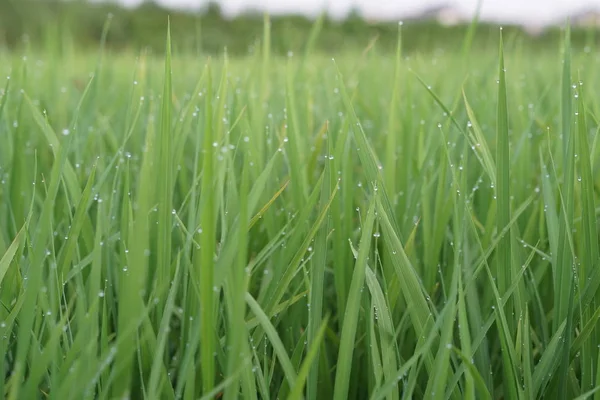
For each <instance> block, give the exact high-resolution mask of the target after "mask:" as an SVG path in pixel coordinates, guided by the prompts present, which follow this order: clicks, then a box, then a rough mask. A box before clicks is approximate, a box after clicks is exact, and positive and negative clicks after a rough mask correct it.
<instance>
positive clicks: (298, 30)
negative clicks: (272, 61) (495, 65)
mask: <svg viewBox="0 0 600 400" xmlns="http://www.w3.org/2000/svg"><path fill="white" fill-rule="evenodd" d="M167 16H169V18H170V19H171V23H172V35H173V43H174V45H175V47H177V48H178V49H179V50H186V51H197V52H204V53H207V54H217V53H220V52H222V51H223V49H224V48H227V50H228V52H229V53H230V54H247V53H248V52H249V51H252V48H253V47H254V45H255V44H256V42H257V40H258V39H259V38H260V37H261V34H262V29H263V16H262V15H261V14H260V13H258V12H256V13H254V14H245V15H243V16H240V17H236V18H232V19H227V18H225V17H223V16H222V14H221V12H220V8H219V6H218V5H217V4H215V3H211V4H209V5H208V6H207V7H205V8H204V9H203V10H201V11H199V12H184V11H174V10H170V9H169V10H167V9H165V8H163V7H161V6H160V5H158V4H156V3H154V2H152V1H146V2H144V3H143V4H142V5H141V6H139V7H137V8H135V9H133V8H125V7H121V6H119V5H117V4H115V3H111V2H108V1H107V2H102V3H100V2H93V3H91V2H87V1H83V0H0V47H2V48H8V49H15V48H19V47H22V46H25V45H26V46H33V47H44V46H52V47H53V48H52V49H51V50H53V51H56V50H60V49H56V48H54V47H56V46H59V47H61V48H62V49H63V50H64V49H65V48H66V49H73V48H75V49H86V48H87V47H89V46H91V45H95V44H96V43H98V41H99V39H100V38H101V35H102V29H103V26H104V24H105V23H106V21H107V18H110V19H111V24H110V32H109V35H108V37H107V46H108V47H109V48H111V49H113V50H127V49H133V50H136V51H137V50H139V49H141V48H149V49H151V50H153V51H155V52H161V51H162V49H163V47H164V38H165V32H166V25H167ZM271 24H272V27H271V32H272V51H273V53H274V54H286V53H287V52H288V51H298V50H300V49H302V48H303V46H304V44H305V43H304V41H305V39H306V38H307V37H308V36H309V32H310V30H311V28H312V26H313V24H314V21H313V20H311V19H309V18H306V17H302V16H280V17H274V18H272V19H271ZM404 25H405V29H403V32H404V37H403V48H404V49H405V51H407V52H411V51H413V50H415V49H419V51H423V52H427V51H430V50H431V51H433V50H435V49H436V48H438V47H440V46H443V47H446V48H452V47H453V46H455V47H456V48H459V47H460V45H461V42H462V40H463V38H464V37H465V33H466V31H467V29H468V26H465V25H458V26H452V27H444V26H441V25H439V24H438V23H437V22H436V21H433V20H428V21H424V20H419V21H416V20H412V21H405V24H404ZM505 32H506V36H507V37H511V35H512V36H513V37H515V38H518V40H522V41H523V43H524V45H526V46H530V47H531V48H532V49H533V50H536V49H541V50H544V49H547V48H548V47H552V48H556V46H558V43H559V37H560V29H559V28H552V29H549V30H547V31H545V32H544V33H543V34H542V35H539V36H535V37H533V36H529V35H526V34H520V33H522V28H520V27H517V26H509V27H505ZM396 34H397V25H396V24H395V23H390V22H380V23H373V22H369V21H365V20H363V19H361V18H360V16H359V15H358V13H352V14H351V15H350V16H349V17H348V18H347V19H345V20H343V21H336V20H331V19H325V20H324V21H323V27H322V30H321V31H320V36H319V40H318V47H317V49H316V50H317V51H322V52H332V51H341V50H344V49H351V50H352V49H356V48H357V47H358V48H364V47H365V46H367V45H368V44H369V43H370V42H371V41H372V40H373V38H375V37H377V46H378V48H380V49H384V50H388V49H393V48H394V47H395V45H396ZM595 40H596V37H595V33H594V31H592V30H586V31H584V30H575V31H574V32H573V42H574V44H575V46H577V45H581V46H590V47H591V46H593V44H594V41H595ZM496 41H497V26H493V25H484V24H481V25H480V26H479V27H478V31H477V34H476V35H475V40H474V43H473V45H474V46H475V47H476V48H477V47H480V48H486V47H487V46H489V45H493V46H495V43H496Z"/></svg>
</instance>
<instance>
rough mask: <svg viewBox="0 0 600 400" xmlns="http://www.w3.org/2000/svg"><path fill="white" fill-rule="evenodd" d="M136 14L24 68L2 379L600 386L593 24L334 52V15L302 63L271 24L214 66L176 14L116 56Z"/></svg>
mask: <svg viewBox="0 0 600 400" xmlns="http://www.w3.org/2000/svg"><path fill="white" fill-rule="evenodd" d="M10 4H11V5H12V6H15V7H16V5H17V4H18V3H10ZM77 7H90V6H89V5H85V6H84V5H81V4H80V5H74V6H73V8H72V10H77V9H78V8H77ZM103 7H104V6H103ZM146 7H147V10H155V9H157V8H156V7H154V8H153V7H150V6H146ZM122 12H123V13H126V12H125V11H122ZM147 12H150V11H147ZM140 15H143V14H140ZM157 15H160V16H162V15H163V14H162V13H158V11H157ZM119 18H121V17H120V16H117V15H115V17H113V20H112V21H111V23H110V25H111V26H110V30H109V24H107V23H105V22H104V21H102V24H101V28H100V31H101V32H102V31H104V32H107V33H106V35H105V38H106V40H104V39H103V40H101V42H100V50H99V53H100V54H99V56H98V57H96V56H95V57H90V56H89V51H86V52H84V51H81V50H79V47H78V46H79V45H80V44H78V45H73V47H64V45H65V44H67V43H74V42H77V41H79V40H82V42H81V43H84V42H85V40H86V39H85V38H77V36H76V35H74V33H73V32H71V33H69V32H62V34H61V35H62V36H54V37H49V38H48V39H47V42H46V45H45V46H42V47H41V48H36V47H35V46H34V47H32V48H28V47H26V46H25V47H22V48H19V47H17V48H14V49H13V50H11V51H10V52H7V53H4V57H5V59H6V60H7V62H6V63H3V64H1V65H0V76H2V77H4V76H8V75H9V74H10V78H7V79H6V82H2V85H1V86H2V87H3V88H4V89H2V91H1V92H0V94H1V96H0V144H1V145H0V216H1V218H2V223H1V224H0V358H1V361H0V397H2V398H8V399H11V400H16V399H20V398H26V399H30V398H31V399H34V398H47V397H51V398H57V399H63V398H64V399H92V398H98V399H108V398H135V399H138V398H140V399H142V398H144V399H145V398H147V399H159V398H160V399H163V398H164V399H179V398H184V399H197V398H202V399H210V398H220V397H223V398H225V399H228V400H229V399H237V398H244V399H246V398H248V399H259V398H260V399H270V398H290V399H300V398H307V399H320V398H325V399H328V398H338V399H346V398H350V399H365V398H371V399H390V400H396V399H404V398H406V399H408V398H424V397H427V398H436V399H462V398H467V399H475V398H484V399H496V398H515V399H532V398H548V397H553V396H555V395H556V396H559V397H560V398H590V397H591V396H598V388H599V387H600V369H599V365H600V358H599V353H598V350H597V349H598V347H600V336H599V332H598V331H597V328H596V326H597V322H598V320H599V318H600V311H598V301H599V299H598V289H599V287H600V272H598V271H599V270H598V268H597V267H598V262H599V260H600V254H599V243H598V228H599V226H598V217H597V213H598V210H597V208H596V204H597V202H598V196H599V194H598V193H599V190H600V189H599V188H600V181H599V180H598V177H597V176H598V170H599V168H600V161H599V158H598V157H597V154H598V132H599V131H600V127H599V125H598V117H597V115H598V111H599V110H598V102H597V101H596V99H595V97H594V93H593V92H594V91H593V88H594V87H595V86H596V85H597V84H598V79H599V78H598V74H597V72H596V71H598V67H599V64H600V59H598V58H597V57H596V55H594V54H591V53H586V52H581V51H579V50H578V48H577V46H573V45H572V42H571V39H573V37H572V36H570V35H571V32H570V31H569V30H566V31H565V32H564V39H563V42H562V43H563V51H562V54H560V53H559V52H558V51H556V50H557V49H552V50H548V49H546V50H544V49H541V50H536V53H535V57H534V56H532V53H531V50H530V48H529V47H528V46H529V44H527V43H530V42H527V41H526V40H524V39H523V37H522V36H520V35H518V34H516V33H515V32H510V30H506V29H505V30H503V31H502V32H503V33H502V35H501V34H500V32H498V31H495V32H494V39H493V41H494V43H495V45H494V47H493V48H492V47H489V48H490V49H492V50H482V49H481V48H478V47H477V42H478V41H479V40H483V39H481V36H478V35H479V34H478V33H475V34H473V35H472V33H473V32H474V31H472V30H471V31H468V32H465V35H466V36H465V37H466V39H465V40H464V42H462V43H464V45H463V47H462V49H463V52H462V53H460V52H456V51H455V50H456V47H455V44H456V43H454V42H453V41H452V40H450V41H449V42H441V43H439V44H437V45H436V46H438V47H439V49H440V50H439V51H437V52H433V53H431V52H429V51H423V52H415V51H414V49H413V52H412V53H411V54H408V55H407V53H406V52H405V50H406V48H405V43H407V41H408V43H410V41H411V39H410V35H411V34H410V32H411V27H404V26H403V27H402V31H401V32H400V31H399V30H398V27H396V26H395V27H394V28H393V37H394V39H393V40H395V42H394V45H393V46H391V47H390V48H389V49H387V48H386V47H385V46H386V45H385V40H386V39H384V37H383V36H382V40H383V43H384V45H383V46H380V45H379V44H378V43H379V42H375V41H373V42H371V44H370V45H366V44H365V46H366V47H365V48H364V49H358V48H357V46H360V44H359V43H354V44H352V45H351V46H349V47H347V48H345V49H338V51H336V52H335V53H333V52H332V53H328V54H327V55H326V56H325V55H324V53H323V50H326V49H327V48H328V47H327V46H328V44H327V40H328V39H327V37H328V35H330V34H331V32H333V31H334V30H335V29H338V28H335V29H333V28H331V24H332V23H331V21H327V20H326V19H320V20H318V21H317V22H316V23H315V25H314V26H313V27H309V30H307V31H306V38H308V40H307V43H306V45H305V46H300V49H301V51H299V52H297V53H296V54H297V55H292V54H290V55H289V56H288V57H287V58H283V57H281V56H279V55H278V52H280V51H282V49H283V48H285V47H282V45H281V42H279V41H280V40H282V39H281V37H280V36H278V32H279V31H278V29H280V28H279V25H278V24H280V23H281V20H274V19H273V20H272V19H271V18H269V17H262V18H261V19H260V22H257V21H254V22H253V24H256V26H260V30H259V31H260V32H261V33H260V34H259V35H260V42H259V46H260V47H257V50H256V51H255V52H253V53H252V54H246V53H245V51H241V52H242V53H244V54H243V55H239V54H237V55H236V53H235V52H234V53H233V55H232V54H230V53H224V54H219V55H217V56H215V57H210V58H209V57H206V56H205V55H193V56H191V55H190V53H189V52H188V50H189V48H190V47H189V44H186V43H182V42H180V41H179V39H178V38H180V37H181V36H178V33H177V32H181V31H180V29H182V28H185V26H186V25H185V22H181V25H178V24H179V22H177V21H179V20H178V19H177V18H180V16H179V17H178V16H177V15H175V16H173V18H172V19H171V23H172V25H171V26H172V27H173V32H172V33H173V34H172V35H171V34H170V31H168V32H169V33H165V34H164V35H162V36H161V40H162V45H161V46H162V47H163V48H164V50H165V51H164V57H162V56H161V57H157V56H151V55H150V54H149V53H148V52H147V51H146V50H145V49H143V50H141V51H139V50H140V49H137V46H138V45H139V43H137V44H136V42H135V40H132V41H129V42H128V45H129V46H133V47H136V51H135V52H133V51H122V52H111V51H109V50H110V49H111V46H115V43H116V42H115V41H114V36H111V35H115V34H118V32H119V29H120V28H119ZM140 18H141V17H140ZM157 18H158V17H157ZM181 18H183V17H181ZM351 22H352V23H356V24H359V22H357V21H356V20H351ZM227 23H229V22H227ZM74 26H75V25H74ZM167 26H168V25H167ZM340 26H343V24H341V25H340ZM115 27H116V29H117V30H116V31H113V30H112V29H113V28H115ZM73 29H74V28H73ZM332 29H333V30H332ZM339 29H341V28H339ZM471 29H475V30H477V29H480V28H478V27H475V25H472V26H471ZM309 32H310V33H309ZM357 32H358V31H357ZM365 32H368V31H365ZM357 34H358V33H357ZM431 35H432V36H428V37H427V38H425V39H420V40H431V41H433V40H434V39H435V36H433V35H435V33H432V34H431ZM82 36H85V35H82ZM111 37H112V38H113V39H111ZM165 37H166V38H167V40H166V44H165ZM246 39H248V38H246ZM246 39H244V40H246ZM301 39H303V37H301ZM90 40H91V39H90ZM111 40H113V41H111ZM248 40H250V39H248ZM252 40H254V39H252ZM471 40H472V42H471ZM414 43H416V42H413V44H414ZM221 44H222V43H221ZM496 45H499V47H496ZM496 48H499V51H498V52H497V51H496V50H495V49H496ZM65 49H66V50H67V51H65ZM331 56H335V57H334V58H335V61H332V60H331ZM475 56H476V57H475ZM91 71H93V73H91V74H90V72H91ZM575 71H577V72H575ZM574 76H577V79H574V78H573V77H574ZM561 77H562V78H561ZM3 79H4V78H3ZM586 87H589V88H591V89H589V90H586V89H585V88H586Z"/></svg>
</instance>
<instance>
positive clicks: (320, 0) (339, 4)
mask: <svg viewBox="0 0 600 400" xmlns="http://www.w3.org/2000/svg"><path fill="white" fill-rule="evenodd" d="M117 1H120V2H121V3H124V4H126V5H136V4H139V3H140V2H141V1H142V0H117ZM155 1H156V2H158V3H160V4H162V5H166V6H169V7H174V8H191V9H194V8H199V7H201V6H202V5H203V4H205V3H206V0H155ZM477 1H478V0H447V1H445V0H219V1H218V2H219V3H220V5H221V8H222V10H223V11H224V12H225V13H226V14H227V15H235V14H238V13H240V12H242V11H244V10H245V9H248V8H250V9H259V10H265V11H269V12H270V13H272V14H278V13H302V14H308V15H314V14H316V13H318V12H319V11H320V10H323V9H326V10H328V12H329V13H330V14H332V15H334V16H337V17H342V16H344V15H345V14H346V13H347V12H348V11H349V10H351V9H353V8H355V9H358V10H359V11H361V12H362V13H363V15H364V16H365V17H369V18H386V19H398V20H401V19H402V17H407V16H410V15H411V14H413V15H414V14H416V13H418V12H419V11H420V10H423V9H426V8H430V7H433V6H436V5H440V4H444V5H451V6H453V7H456V8H457V9H459V10H461V11H462V12H463V13H465V14H467V15H472V14H473V12H474V11H475V9H476V7H477ZM592 8H593V9H595V10H598V11H600V0H483V5H482V9H481V17H482V19H485V20H488V21H495V22H505V23H509V22H512V23H527V24H535V25H538V24H547V23H551V22H554V21H556V20H560V19H561V18H563V17H566V16H568V15H571V14H573V13H576V12H578V11H581V10H584V9H592Z"/></svg>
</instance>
